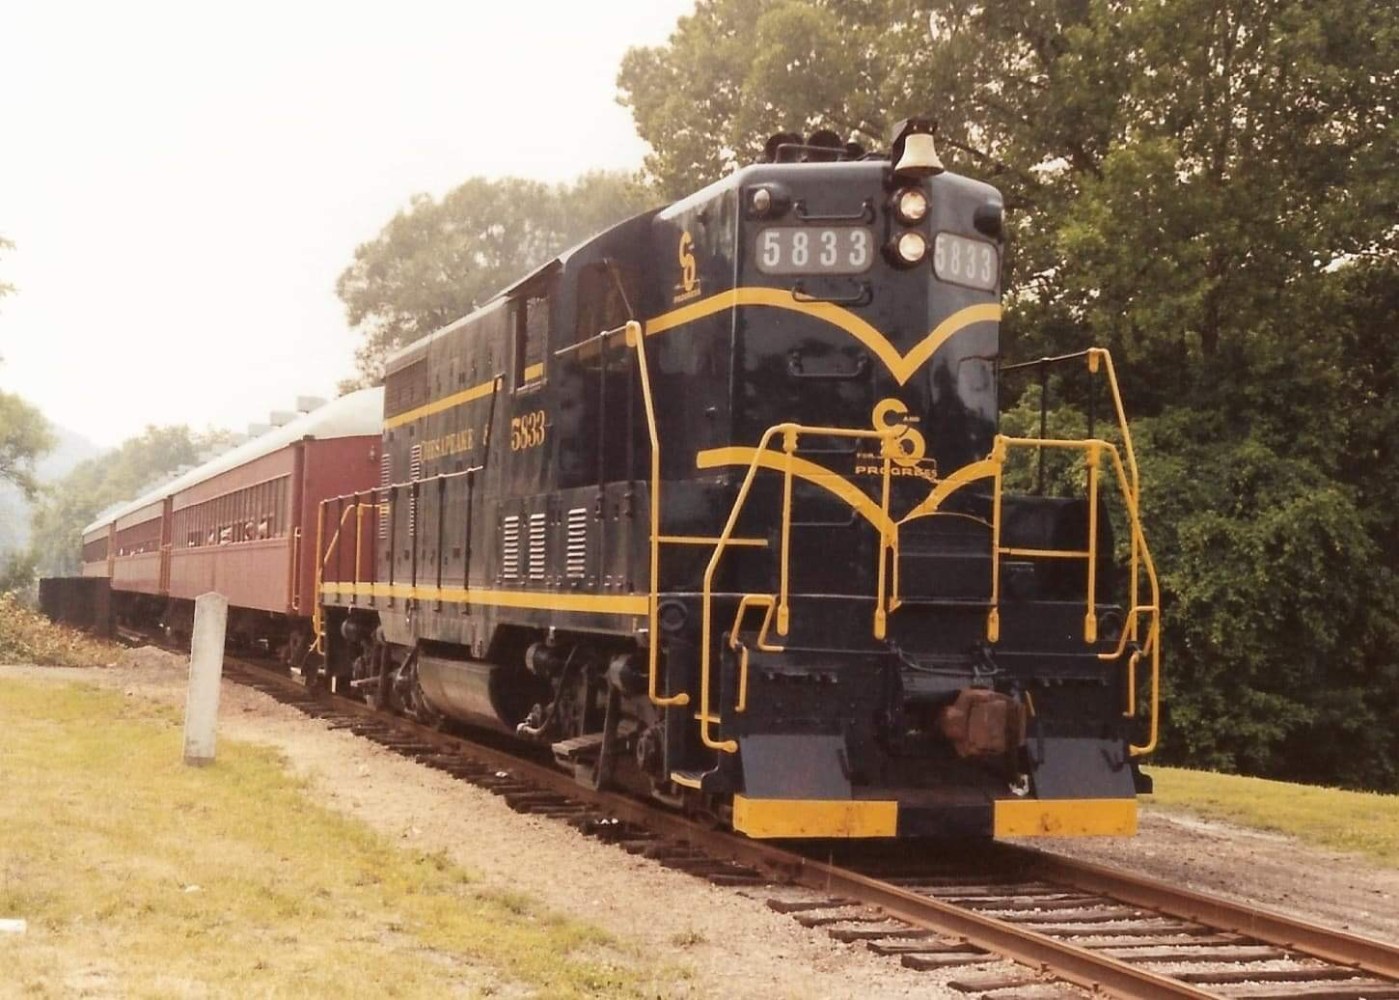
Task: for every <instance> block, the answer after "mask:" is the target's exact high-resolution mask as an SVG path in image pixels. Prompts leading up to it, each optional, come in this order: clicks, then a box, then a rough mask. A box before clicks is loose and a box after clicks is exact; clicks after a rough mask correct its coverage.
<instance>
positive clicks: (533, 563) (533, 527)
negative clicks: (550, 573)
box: [529, 514, 549, 580]
mask: <svg viewBox="0 0 1399 1000" xmlns="http://www.w3.org/2000/svg"><path fill="white" fill-rule="evenodd" d="M548 520H549V519H548V516H547V515H545V514H531V515H530V516H529V578H530V579H531V580H542V579H544V569H545V562H544V557H545V552H544V544H545V536H546V534H547V533H548V530H549V525H548Z"/></svg>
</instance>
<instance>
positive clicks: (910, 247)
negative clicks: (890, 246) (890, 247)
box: [894, 233, 928, 264]
mask: <svg viewBox="0 0 1399 1000" xmlns="http://www.w3.org/2000/svg"><path fill="white" fill-rule="evenodd" d="M927 252H928V241H927V240H926V239H924V237H923V234H922V233H904V234H902V235H901V236H900V237H899V238H898V239H897V240H895V241H894V253H895V254H896V255H897V256H898V258H899V260H900V261H902V262H903V263H905V264H917V263H918V262H919V261H920V260H922V259H923V256H924V254H926V253H927Z"/></svg>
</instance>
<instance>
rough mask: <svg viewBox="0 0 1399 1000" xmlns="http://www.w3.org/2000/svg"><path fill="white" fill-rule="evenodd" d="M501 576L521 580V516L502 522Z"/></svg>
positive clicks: (514, 515) (511, 517)
mask: <svg viewBox="0 0 1399 1000" xmlns="http://www.w3.org/2000/svg"><path fill="white" fill-rule="evenodd" d="M500 575H501V576H503V577H505V579H507V580H518V579H519V578H520V516H519V515H518V514H511V515H510V516H509V517H506V518H503V519H502V520H501V522H500Z"/></svg>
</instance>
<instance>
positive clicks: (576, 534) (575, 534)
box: [564, 507, 588, 580]
mask: <svg viewBox="0 0 1399 1000" xmlns="http://www.w3.org/2000/svg"><path fill="white" fill-rule="evenodd" d="M587 571H588V508H586V507H572V508H570V509H569V512H568V551H567V552H566V554H565V558H564V573H565V575H566V576H567V577H568V578H569V579H570V580H581V579H582V578H583V577H584V576H585V575H586V574H587Z"/></svg>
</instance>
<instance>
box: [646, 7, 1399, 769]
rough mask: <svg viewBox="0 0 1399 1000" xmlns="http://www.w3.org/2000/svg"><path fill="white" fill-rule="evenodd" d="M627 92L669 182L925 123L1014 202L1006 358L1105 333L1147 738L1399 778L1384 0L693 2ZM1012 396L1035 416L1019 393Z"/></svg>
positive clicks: (1170, 746) (1396, 46)
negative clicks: (1141, 520) (1144, 645)
mask: <svg viewBox="0 0 1399 1000" xmlns="http://www.w3.org/2000/svg"><path fill="white" fill-rule="evenodd" d="M930 22H931V25H932V29H933V30H932V33H931V35H930V33H929V25H930ZM618 85H619V88H620V90H621V94H622V101H623V103H624V104H626V105H627V106H629V107H630V108H631V111H632V114H633V117H634V119H635V121H636V124H637V129H638V131H639V132H640V134H641V135H642V137H643V138H645V139H646V140H647V141H648V142H650V143H651V145H652V148H653V153H652V155H651V156H650V157H649V158H648V160H647V169H648V170H649V171H650V173H651V174H652V175H653V177H654V178H655V180H656V181H657V183H658V184H659V185H660V186H661V187H662V188H663V189H664V190H665V191H666V192H667V193H668V194H671V195H679V194H682V193H684V192H686V191H688V190H692V189H694V188H696V187H698V186H700V185H702V184H704V183H708V182H709V181H712V180H714V179H716V178H717V177H718V176H719V175H720V174H721V173H722V172H723V171H725V170H727V169H730V168H732V167H733V166H735V165H737V164H739V163H742V162H750V161H751V160H752V159H753V158H754V155H755V153H756V151H757V150H759V149H760V148H761V143H762V141H763V139H764V138H765V137H766V135H767V134H769V133H771V132H774V131H777V130H779V129H782V130H795V131H809V130H811V129H812V128H814V127H818V126H824V127H831V128H835V129H836V130H837V131H840V132H845V133H847V134H850V135H852V136H855V137H859V138H865V137H868V136H870V135H875V136H882V135H883V134H884V130H885V129H886V128H887V126H888V125H889V124H890V122H891V121H892V120H894V119H897V118H901V117H904V116H905V115H907V114H910V113H927V114H931V115H933V116H934V117H936V118H938V119H939V121H940V129H939V145H940V148H941V149H942V151H943V154H944V159H945V160H946V161H947V162H948V165H949V167H950V168H951V169H954V170H958V171H961V172H963V173H969V174H972V175H975V176H980V177H983V178H985V179H987V180H990V181H992V182H993V183H995V184H997V185H998V186H999V187H1000V188H1002V190H1003V191H1004V192H1005V195H1006V204H1007V210H1008V214H1007V222H1008V228H1009V236H1010V239H1009V244H1008V252H1007V257H1008V260H1007V264H1008V268H1007V271H1006V275H1007V280H1006V294H1005V302H1006V307H1007V311H1006V317H1005V322H1004V324H1003V340H1002V347H1003V350H1004V352H1005V353H1006V355H1007V357H1008V359H1010V360H1017V361H1018V360H1025V359H1027V358H1032V357H1036V356H1041V355H1051V354H1061V353H1066V352H1069V351H1072V350H1076V349H1081V348H1083V347H1086V346H1088V345H1090V344H1101V345H1104V346H1108V347H1111V348H1112V349H1113V353H1114V356H1115V358H1116V359H1117V363H1118V370H1119V375H1120V378H1121V382H1122V385H1123V391H1124V396H1125V398H1126V402H1127V406H1128V407H1129V409H1130V411H1131V415H1132V416H1133V417H1135V418H1137V419H1138V420H1139V424H1140V429H1139V431H1138V432H1137V438H1138V441H1137V451H1138V453H1139V456H1140V457H1141V459H1142V462H1143V470H1142V471H1143V489H1144V505H1145V515H1146V517H1147V531H1148V538H1149V539H1150V540H1151V541H1152V543H1153V544H1152V549H1153V551H1154V552H1155V554H1156V557H1157V562H1158V565H1159V567H1160V569H1161V581H1162V586H1163V589H1164V599H1165V607H1166V619H1165V643H1166V646H1165V654H1166V655H1165V660H1164V662H1165V669H1166V676H1167V683H1168V688H1169V695H1170V698H1169V702H1168V704H1169V712H1170V717H1169V725H1168V727H1167V728H1166V730H1165V738H1166V743H1165V745H1164V750H1163V753H1164V755H1165V756H1166V757H1167V758H1169V759H1173V760H1178V761H1184V762H1191V763H1197V764H1200V763H1203V764H1207V765H1210V766H1216V767H1225V768H1236V769H1243V770H1247V771H1251V772H1254V773H1259V774H1267V775H1279V776H1282V775H1286V776H1294V777H1303V778H1307V779H1309V780H1327V781H1333V782H1342V783H1345V784H1350V785H1365V786H1370V787H1380V788H1399V708H1396V707H1395V706H1399V626H1396V624H1395V623H1396V622H1399V614H1396V612H1399V607H1396V603H1399V597H1396V596H1395V595H1396V593H1399V586H1396V576H1399V505H1396V504H1395V503H1394V498H1395V497H1396V496H1399V460H1397V459H1399V456H1396V453H1395V441H1396V440H1399V338H1396V337H1395V335H1394V329H1393V326H1394V317H1395V316H1396V315H1399V253H1396V237H1397V236H1399V230H1396V228H1395V225H1394V219H1395V208H1396V205H1399V173H1396V171H1394V170H1393V164H1394V163H1395V162H1396V160H1399V148H1396V132H1395V129H1394V128H1393V126H1392V119H1393V113H1394V98H1393V95H1394V94H1396V93H1399V7H1396V6H1395V5H1394V4H1392V3H1388V2H1384V0H1337V2H1336V3H1334V4H1328V5H1324V6H1318V5H1316V4H1311V3H1306V2H1304V0H1268V2H1265V3H1245V2H1243V0H1223V2H1219V0H1163V2H1146V0H1007V2H1005V3H998V4H974V3H969V2H967V0H933V2H932V3H931V4H919V3H915V2H914V0H861V2H856V0H812V2H798V0H700V2H699V3H698V4H697V6H696V10H695V13H694V15H693V16H691V17H688V18H683V19H681V21H680V23H679V25H678V26H677V29H676V31H675V33H674V34H673V35H672V36H671V38H670V40H669V42H668V43H667V44H665V45H662V46H658V47H655V48H648V49H634V50H632V51H631V52H629V53H628V54H627V56H626V58H625V60H624V61H623V64H622V67H621V70H620V73H619V77H618ZM1049 389H1050V394H1051V395H1050V410H1049V421H1048V423H1049V431H1050V433H1051V434H1055V433H1069V432H1072V431H1077V430H1081V429H1082V427H1083V424H1084V419H1085V416H1084V415H1085V413H1086V396H1085V395H1084V393H1083V391H1082V389H1081V388H1080V387H1079V386H1078V385H1077V383H1076V382H1074V381H1073V380H1072V379H1068V378H1063V377H1060V376H1059V375H1057V374H1056V376H1055V378H1054V379H1052V380H1051V382H1050V385H1049ZM1005 403H1006V404H1007V406H1008V411H1007V412H1006V413H1005V415H1004V428H1005V430H1007V431H1008V432H1010V433H1018V434H1031V435H1033V434H1034V433H1036V432H1037V431H1038V426H1039V390H1038V387H1037V386H1035V385H1029V386H1027V387H1023V388H1019V387H1018V388H1016V389H1015V390H1014V392H1013V393H1012V394H1008V396H1007V398H1006V400H1005ZM1105 409H1106V408H1105V407H1103V408H1100V410H1099V418H1100V420H1101V418H1102V417H1103V416H1105V415H1106V414H1105V412H1104V410H1105ZM1103 423H1106V421H1104V422H1103ZM1104 429H1105V428H1103V427H1102V426H1101V425H1100V427H1099V433H1100V434H1101V433H1103V431H1104ZM1022 458H1023V459H1024V460H1023V461H1021V464H1020V465H1019V466H1017V467H1015V468H1013V469H1012V470H1011V472H1010V475H1011V478H1012V480H1014V481H1015V483H1017V484H1018V485H1020V486H1029V485H1032V484H1033V482H1034V479H1033V477H1034V473H1035V471H1036V470H1035V469H1034V466H1033V453H1030V454H1029V455H1028V456H1022ZM1046 472H1047V481H1048V482H1047V485H1048V486H1049V488H1050V489H1051V490H1054V491H1062V492H1069V491H1073V490H1075V489H1079V488H1080V484H1081V481H1082V479H1081V473H1080V472H1079V471H1078V470H1077V469H1075V468H1074V467H1073V466H1072V463H1071V461H1070V458H1069V457H1066V456H1055V457H1053V458H1051V459H1050V460H1049V461H1048V462H1047V463H1046ZM1017 477H1018V478H1017ZM1118 535H1119V539H1120V538H1121V535H1122V533H1121V531H1120V526H1119V532H1118Z"/></svg>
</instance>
